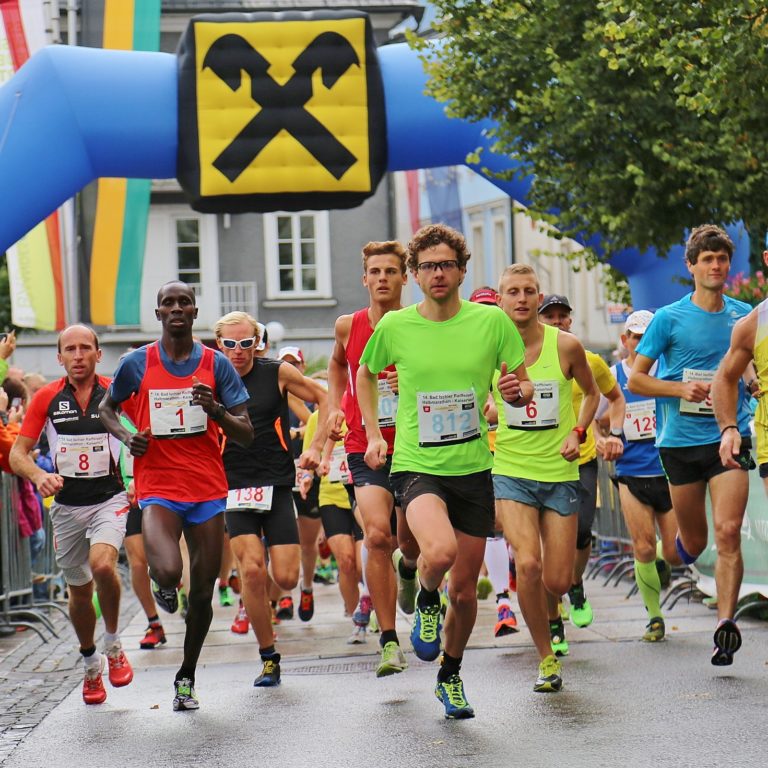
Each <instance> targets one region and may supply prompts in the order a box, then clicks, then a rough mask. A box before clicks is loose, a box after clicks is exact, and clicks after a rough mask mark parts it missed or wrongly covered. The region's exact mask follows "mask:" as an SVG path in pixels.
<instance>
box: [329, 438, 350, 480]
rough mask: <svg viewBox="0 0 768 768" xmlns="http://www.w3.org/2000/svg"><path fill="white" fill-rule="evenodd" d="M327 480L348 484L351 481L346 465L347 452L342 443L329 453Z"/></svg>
mask: <svg viewBox="0 0 768 768" xmlns="http://www.w3.org/2000/svg"><path fill="white" fill-rule="evenodd" d="M328 482H330V483H344V484H345V485H349V484H350V483H351V482H352V475H351V474H350V472H349V467H348V466H347V454H346V452H345V451H344V446H343V445H338V446H336V448H334V449H333V453H332V454H331V468H330V470H329V471H328Z"/></svg>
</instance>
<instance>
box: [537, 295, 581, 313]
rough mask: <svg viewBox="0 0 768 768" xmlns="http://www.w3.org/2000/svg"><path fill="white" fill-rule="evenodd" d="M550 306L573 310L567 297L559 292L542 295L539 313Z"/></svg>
mask: <svg viewBox="0 0 768 768" xmlns="http://www.w3.org/2000/svg"><path fill="white" fill-rule="evenodd" d="M550 307H565V308H566V309H567V310H568V311H569V312H573V307H571V304H570V302H569V301H568V297H567V296H563V295H562V294H559V293H550V294H549V295H548V296H545V297H544V301H542V302H541V306H539V314H541V313H542V312H543V311H544V310H545V309H549V308H550Z"/></svg>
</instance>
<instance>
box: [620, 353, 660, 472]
mask: <svg viewBox="0 0 768 768" xmlns="http://www.w3.org/2000/svg"><path fill="white" fill-rule="evenodd" d="M611 371H612V372H613V375H614V376H615V377H616V382H617V384H618V385H619V387H620V389H621V393H622V394H623V395H624V399H625V400H626V401H627V421H628V420H629V417H631V416H632V403H641V402H643V401H644V400H648V399H649V398H648V397H646V396H645V395H636V394H635V393H634V392H630V391H629V389H628V388H627V380H628V378H629V377H628V368H627V364H626V363H625V362H621V363H619V364H618V365H614V366H612V367H611ZM651 371H652V372H653V369H651ZM639 418H640V419H641V420H643V421H645V420H646V419H651V417H650V416H640V417H639ZM649 427H650V425H646V424H638V425H637V429H636V432H635V434H638V433H639V434H642V431H643V430H645V429H647V428H649ZM626 435H627V429H626V428H625V430H624V438H623V441H624V453H623V454H622V455H621V456H619V458H618V459H616V476H617V477H658V476H660V475H663V474H664V469H663V468H662V466H661V460H660V459H659V449H658V448H657V447H656V444H655V440H654V439H653V437H652V436H650V437H649V438H648V439H647V440H627V437H626Z"/></svg>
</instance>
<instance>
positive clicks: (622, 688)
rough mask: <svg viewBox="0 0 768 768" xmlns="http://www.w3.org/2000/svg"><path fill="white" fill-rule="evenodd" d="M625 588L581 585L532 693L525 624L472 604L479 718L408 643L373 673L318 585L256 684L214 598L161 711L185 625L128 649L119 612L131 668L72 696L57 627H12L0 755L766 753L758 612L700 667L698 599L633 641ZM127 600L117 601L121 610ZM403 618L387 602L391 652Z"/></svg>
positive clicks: (747, 758)
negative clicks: (441, 692)
mask: <svg viewBox="0 0 768 768" xmlns="http://www.w3.org/2000/svg"><path fill="white" fill-rule="evenodd" d="M629 587H630V585H629V584H628V583H627V582H623V583H622V584H621V585H620V586H619V587H618V588H615V587H612V586H611V587H604V586H602V582H601V581H599V582H594V581H590V582H588V583H587V592H588V595H589V597H590V599H591V602H592V604H593V607H594V611H595V622H594V623H593V624H592V626H590V627H588V628H586V629H576V628H573V627H568V628H567V630H566V631H567V634H568V638H569V640H570V643H571V652H570V655H569V656H568V657H567V658H566V659H564V660H563V679H564V689H563V691H562V692H561V693H559V694H541V693H534V692H533V690H532V686H533V682H534V680H535V677H536V672H537V658H536V655H535V652H534V650H533V646H532V644H531V642H530V638H529V636H528V634H527V632H526V631H525V629H524V628H523V629H522V631H521V632H520V633H518V634H516V635H513V636H509V637H506V638H502V639H495V638H494V637H493V624H494V622H495V606H494V603H493V600H492V599H491V600H487V601H481V602H480V606H479V614H478V623H477V626H476V628H475V631H474V633H473V636H472V639H471V643H470V649H469V650H468V652H467V654H466V655H465V658H464V666H463V671H462V677H463V679H464V682H465V686H466V692H467V698H468V699H469V701H470V702H471V703H472V705H473V706H474V708H475V710H476V713H477V717H476V718H475V719H474V720H468V721H462V722H450V721H445V720H444V718H443V709H442V706H441V705H440V703H439V702H438V701H437V700H436V699H435V697H434V693H433V689H434V682H435V675H436V670H437V667H436V664H434V663H431V664H430V663H425V662H421V661H419V660H418V659H416V658H415V656H414V655H413V654H412V653H410V652H409V653H408V654H407V656H408V661H409V664H410V667H409V669H408V670H407V671H406V672H404V673H403V674H400V675H396V676H393V677H389V678H383V679H377V678H376V677H375V675H374V669H375V666H376V662H377V656H378V653H377V651H378V636H376V635H369V639H368V642H367V643H366V644H365V645H359V646H350V645H347V643H346V640H347V638H348V636H349V634H350V630H351V623H350V620H349V619H346V618H344V617H343V616H342V607H341V601H340V598H339V596H338V591H337V589H336V588H335V587H333V586H318V587H317V588H316V596H317V600H316V602H317V610H316V614H315V617H314V618H313V619H312V621H311V622H309V623H307V624H304V623H302V622H300V621H299V620H298V618H296V619H293V620H291V621H284V622H283V623H281V624H280V625H279V626H278V627H277V628H276V631H277V633H278V641H277V644H278V650H280V652H281V653H282V654H283V662H282V664H281V667H282V685H281V686H280V687H279V688H275V689H256V688H253V685H252V683H253V679H254V677H256V675H257V674H258V672H259V671H260V668H261V664H260V662H259V661H258V651H257V647H256V643H255V640H254V638H253V635H252V634H251V635H249V636H238V635H234V634H232V633H231V632H230V630H229V626H230V623H231V620H232V618H233V616H234V609H233V608H220V607H218V606H216V608H215V616H214V623H213V625H212V628H211V633H210V635H209V637H208V642H207V644H206V646H205V648H204V649H203V654H202V657H201V665H200V667H199V669H198V674H197V686H196V688H197V692H198V695H199V697H200V702H201V708H200V710H199V711H197V712H186V713H176V712H173V711H172V709H171V701H172V698H173V685H172V681H173V676H174V673H175V670H176V668H177V667H178V664H179V661H180V658H181V645H182V641H183V629H184V627H183V624H182V622H181V620H180V619H179V618H178V617H177V616H173V617H164V619H165V626H166V632H167V633H168V638H169V642H168V644H167V645H165V646H163V647H161V648H159V649H156V650H152V651H141V650H138V642H139V639H140V638H141V637H142V636H143V630H144V624H145V622H144V619H143V615H137V616H134V618H133V620H132V621H130V623H129V624H127V625H126V626H125V629H124V630H123V632H122V637H123V644H124V647H125V648H126V650H127V652H128V654H129V658H130V660H131V662H132V664H133V666H134V669H135V672H136V676H135V679H134V682H133V683H132V684H131V685H130V686H128V687H126V688H121V689H111V688H109V686H107V687H108V699H107V701H106V703H105V704H103V705H100V706H95V707H86V706H85V705H84V704H83V703H82V699H81V695H80V683H81V679H82V677H81V672H80V669H81V668H80V666H79V660H78V657H77V653H76V642H75V640H74V635H73V634H72V633H71V630H68V629H65V630H64V634H63V637H62V641H60V642H58V643H55V642H54V643H50V644H48V646H46V645H43V644H41V643H40V642H39V641H38V640H37V639H36V638H33V637H30V638H28V639H25V640H24V641H23V642H21V643H20V642H19V641H18V639H14V640H13V642H15V643H16V644H17V645H16V648H15V649H13V650H12V651H11V652H10V653H6V652H5V649H6V644H7V643H9V642H11V641H6V640H0V653H1V654H2V656H1V657H0V658H1V659H2V661H0V704H5V703H7V702H8V703H11V704H13V706H15V707H16V708H17V709H19V708H20V709H23V710H25V712H26V714H25V713H24V712H20V711H19V712H16V713H15V714H14V713H13V711H12V710H11V712H10V714H9V712H7V711H6V712H5V713H4V714H3V715H0V718H5V719H0V750H2V751H0V760H2V759H3V758H5V760H4V762H3V765H6V766H8V767H9V768H11V767H13V768H17V767H18V768H36V767H37V766H41V767H42V766H45V768H50V767H51V766H67V767H68V766H81V765H82V764H83V763H87V764H89V765H92V766H99V768H111V766H126V765H145V766H153V767H155V766H156V767H157V768H160V767H161V766H187V765H201V766H206V768H207V767H208V766H210V768H215V767H218V766H239V765H252V764H258V765H267V766H272V765H279V766H285V767H287V768H294V766H295V767H297V768H298V767H300V766H317V765H327V766H331V765H333V766H354V767H355V768H367V766H377V767H378V766H387V765H393V766H398V767H400V768H410V767H411V766H413V767H414V768H415V767H416V766H418V767H419V768H422V767H429V766H445V767H446V768H460V767H463V766H467V767H469V766H479V765H482V766H488V767H489V768H490V767H495V766H505V767H506V766H510V765H521V766H550V765H551V766H559V765H568V766H590V767H595V766H636V765H644V764H650V765H659V766H667V765H669V766H710V765H716V764H721V763H723V762H727V763H729V764H731V765H735V766H752V765H755V766H757V765H761V766H762V765H764V764H765V758H764V757H763V755H764V754H765V753H766V751H768V735H766V734H767V733H768V729H767V728H766V722H765V721H766V717H765V713H766V683H767V682H768V642H766V641H768V623H765V622H762V621H757V620H754V619H744V620H742V622H741V627H742V632H743V635H744V646H743V648H742V650H740V651H739V653H738V654H737V656H736V661H735V663H734V665H733V666H732V667H730V668H715V667H712V666H711V665H710V663H709V656H710V651H711V644H712V643H711V637H712V631H713V629H714V625H715V623H716V618H715V614H714V612H713V611H712V610H710V609H708V608H707V607H705V606H704V605H702V604H701V603H699V602H690V603H688V602H685V601H682V602H680V603H678V604H677V605H676V606H675V607H674V609H673V610H671V611H670V612H669V613H667V631H668V638H669V639H668V640H667V641H665V642H663V643H659V644H645V643H642V642H639V640H638V638H639V637H640V635H641V634H642V631H643V626H644V623H645V612H644V610H643V608H642V605H641V602H640V599H639V597H637V596H633V597H632V598H630V599H627V598H626V593H627V592H628V590H629ZM513 598H514V596H513ZM131 603H132V601H127V604H126V612H128V611H130V610H133V611H135V608H136V606H135V603H133V604H132V605H131ZM521 623H522V622H521ZM408 629H409V621H408V620H407V618H406V617H404V616H399V617H398V632H399V634H400V638H401V642H402V644H403V646H404V648H406V649H409V648H410V644H409V642H408ZM26 634H28V633H26ZM25 645H28V646H29V647H28V648H27V650H26V651H25V650H24V646H25ZM134 649H136V650H134ZM13 684H15V687H14V688H13V690H14V691H15V693H14V696H15V699H12V697H11V694H10V692H9V690H7V689H9V688H11V687H13ZM20 692H21V693H20ZM24 693H26V694H27V699H26V700H25V699H24V696H23V695H22V694H24ZM13 717H15V718H16V719H15V721H14V722H13V723H11V722H10V719H12V718H13Z"/></svg>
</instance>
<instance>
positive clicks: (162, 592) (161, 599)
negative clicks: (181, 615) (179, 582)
mask: <svg viewBox="0 0 768 768" xmlns="http://www.w3.org/2000/svg"><path fill="white" fill-rule="evenodd" d="M152 594H153V595H154V597H155V602H156V603H157V604H158V605H159V606H160V607H161V608H162V609H163V610H164V611H167V612H168V613H176V610H177V609H178V607H179V594H178V592H177V591H176V590H175V589H166V588H165V587H161V586H160V585H159V584H158V583H157V582H156V581H155V580H154V579H153V580H152Z"/></svg>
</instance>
